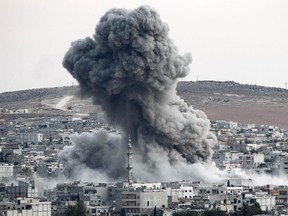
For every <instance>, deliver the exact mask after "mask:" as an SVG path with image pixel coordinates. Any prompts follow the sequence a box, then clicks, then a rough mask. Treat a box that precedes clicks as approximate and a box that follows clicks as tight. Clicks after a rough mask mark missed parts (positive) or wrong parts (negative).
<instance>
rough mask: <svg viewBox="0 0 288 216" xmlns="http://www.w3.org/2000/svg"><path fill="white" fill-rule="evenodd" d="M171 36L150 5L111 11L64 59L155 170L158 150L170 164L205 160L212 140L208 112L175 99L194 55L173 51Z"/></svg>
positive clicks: (73, 46) (108, 116) (88, 93)
mask: <svg viewBox="0 0 288 216" xmlns="http://www.w3.org/2000/svg"><path fill="white" fill-rule="evenodd" d="M168 31H169V29H168V26H167V24H165V23H163V22H162V21H161V20H160V17H159V15H158V14H157V12H156V11H155V10H153V9H151V8H150V7H147V6H142V7H139V8H137V9H135V10H132V11H128V10H124V9H112V10H110V11H108V12H107V13H106V14H105V15H104V16H103V17H102V18H101V20H100V22H99V23H98V25H97V26H96V29H95V34H94V35H93V37H92V38H90V37H87V38H85V39H81V40H78V41H76V42H73V43H72V45H71V48H70V49H69V51H68V52H67V53H66V55H65V57H64V60H63V66H64V67H65V68H66V69H67V70H68V71H69V72H70V73H71V74H72V76H73V77H74V78H76V79H77V80H78V82H79V84H80V87H81V90H82V92H83V94H85V95H89V96H91V97H92V98H93V101H94V103H95V104H100V105H101V106H102V109H103V111H104V112H105V114H106V117H107V121H108V123H110V124H112V125H114V126H115V127H116V128H117V129H119V130H120V131H121V133H122V134H123V135H124V136H123V137H125V139H126V140H127V136H128V134H130V135H131V139H132V142H133V149H134V151H136V152H138V154H140V155H141V157H142V160H143V161H144V162H145V163H147V166H150V167H152V168H155V167H157V163H156V162H155V160H154V159H153V158H152V156H151V155H153V154H151V152H153V149H155V148H156V149H158V150H159V149H161V151H163V154H164V153H165V152H166V153H165V154H167V155H168V161H169V163H170V164H173V163H176V161H177V157H175V152H176V153H177V152H178V154H180V155H181V156H182V157H183V158H185V159H186V160H187V161H188V162H191V163H195V162H199V161H200V162H201V161H207V160H209V159H210V157H211V153H212V150H211V146H212V145H213V144H214V143H215V136H214V135H213V134H212V133H211V132H210V122H209V120H208V119H207V117H206V115H205V114H204V113H203V112H202V111H199V110H194V109H193V108H192V107H191V106H188V105H187V104H186V103H185V102H184V101H183V100H182V99H180V98H179V97H178V96H177V95H176V90H175V89H176V84H177V79H178V78H182V77H185V76H186V75H187V74H188V72H189V67H188V66H189V64H190V63H191V56H190V55H189V54H186V55H184V56H181V55H179V54H178V50H177V48H176V47H175V46H174V44H173V42H172V41H171V40H170V39H169V37H168ZM95 142H96V140H95ZM158 147H159V148H158ZM91 148H92V147H91ZM88 163H90V162H88ZM99 163H100V162H99ZM103 167H104V165H103ZM95 168H97V169H98V168H99V167H98V165H97V166H96V167H95ZM110 176H111V175H110Z"/></svg>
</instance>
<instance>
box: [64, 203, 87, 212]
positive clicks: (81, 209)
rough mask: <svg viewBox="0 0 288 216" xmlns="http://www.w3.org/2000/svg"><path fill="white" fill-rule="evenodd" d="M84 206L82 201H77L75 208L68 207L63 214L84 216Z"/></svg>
mask: <svg viewBox="0 0 288 216" xmlns="http://www.w3.org/2000/svg"><path fill="white" fill-rule="evenodd" d="M86 211H87V210H86V206H85V204H84V202H83V201H82V200H80V201H78V202H77V204H76V205H75V206H68V209H67V210H66V212H65V215H66V216H85V215H86Z"/></svg>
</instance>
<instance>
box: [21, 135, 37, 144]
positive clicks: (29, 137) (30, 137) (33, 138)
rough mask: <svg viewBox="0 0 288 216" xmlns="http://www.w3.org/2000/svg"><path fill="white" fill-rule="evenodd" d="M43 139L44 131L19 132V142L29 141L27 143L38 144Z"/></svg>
mask: <svg viewBox="0 0 288 216" xmlns="http://www.w3.org/2000/svg"><path fill="white" fill-rule="evenodd" d="M42 140H43V134H42V133H20V134H19V143H27V144H32V143H34V144H38V143H41V142H42Z"/></svg>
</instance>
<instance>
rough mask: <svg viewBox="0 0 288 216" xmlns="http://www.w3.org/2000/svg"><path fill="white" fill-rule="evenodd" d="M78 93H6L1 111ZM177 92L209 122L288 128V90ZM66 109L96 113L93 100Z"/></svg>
mask: <svg viewBox="0 0 288 216" xmlns="http://www.w3.org/2000/svg"><path fill="white" fill-rule="evenodd" d="M78 91H79V88H78V86H74V87H72V86H69V87H55V88H41V89H31V90H23V91H15V92H5V93H1V94H0V108H7V109H17V108H18V109H20V108H35V107H37V106H38V107H39V105H41V104H42V105H43V104H53V103H54V104H55V103H57V102H59V101H60V100H61V98H63V97H65V96H68V95H69V96H71V95H77V92H78ZM177 92H178V95H179V96H180V97H181V98H183V99H184V100H185V101H186V102H187V103H188V104H190V105H192V106H193V107H194V108H196V109H200V110H203V111H204V112H205V113H206V114H207V116H208V117H209V118H210V119H224V120H231V121H238V122H244V123H256V124H272V125H277V126H280V127H285V128H288V90H287V89H283V88H271V87H264V86H257V85H247V84H239V83H236V82H233V81H228V82H219V81H197V82H192V81H191V82H179V83H178V85H177ZM72 102H73V103H72ZM67 106H70V107H71V106H74V108H77V109H79V110H82V111H85V112H91V111H93V108H91V107H93V105H92V104H91V100H90V99H87V98H86V99H81V98H79V97H77V96H75V97H73V100H72V101H70V104H67ZM46 111H47V110H46ZM51 112H52V111H51ZM53 112H55V109H53Z"/></svg>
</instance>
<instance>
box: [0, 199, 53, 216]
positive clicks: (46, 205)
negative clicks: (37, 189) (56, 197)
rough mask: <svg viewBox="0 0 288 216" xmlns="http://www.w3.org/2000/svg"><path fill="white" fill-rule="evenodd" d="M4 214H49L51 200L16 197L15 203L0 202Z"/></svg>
mask: <svg viewBox="0 0 288 216" xmlns="http://www.w3.org/2000/svg"><path fill="white" fill-rule="evenodd" d="M0 209H1V211H2V212H3V213H4V215H5V216H51V202H41V201H40V200H39V199H32V198H28V199H17V202H15V203H5V202H3V203H0Z"/></svg>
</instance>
